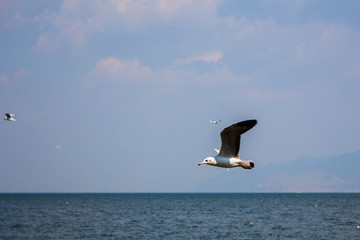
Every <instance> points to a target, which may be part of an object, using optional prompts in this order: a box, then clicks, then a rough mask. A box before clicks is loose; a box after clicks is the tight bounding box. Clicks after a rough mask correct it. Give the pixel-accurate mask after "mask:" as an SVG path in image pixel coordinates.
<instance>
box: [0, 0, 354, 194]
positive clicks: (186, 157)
mask: <svg viewBox="0 0 360 240" xmlns="http://www.w3.org/2000/svg"><path fill="white" fill-rule="evenodd" d="M359 10H360V2H359V1H356V0H344V1H335V0H326V1H325V0H319V1H310V0H296V1H293V0H259V1H235V0H203V1H197V0H183V1H175V0H168V1H167V0H152V1H150V0H149V1H148V0H137V1H129V0H102V1H100V0H99V1H86V0H76V1H74V0H54V1H47V0H34V1H19V0H11V1H10V0H0V53H1V54H0V114H2V116H3V117H4V113H7V112H9V113H14V114H16V116H15V118H16V122H8V121H4V120H2V121H1V122H0V123H1V124H0V133H1V138H0V146H1V147H0V149H1V157H0V165H1V167H0V192H188V191H192V189H194V186H196V185H197V184H199V183H200V182H202V183H204V184H206V181H207V179H212V178H213V177H214V176H216V175H218V174H219V173H221V172H223V171H226V170H225V169H222V168H216V167H211V166H201V167H198V166H197V164H198V163H199V162H201V161H202V160H203V159H204V158H206V157H208V156H213V155H215V154H216V153H215V151H214V150H213V149H214V148H218V147H220V144H221V141H220V135H219V134H220V132H221V130H222V129H223V128H225V127H226V126H229V125H231V124H233V123H236V122H239V121H243V120H247V119H257V120H258V124H257V125H256V126H255V127H254V128H253V129H252V130H251V131H249V132H247V133H246V134H244V135H243V137H242V140H241V141H242V143H241V147H240V153H239V156H240V158H241V159H251V160H253V161H254V162H255V168H254V169H253V170H252V171H256V169H257V168H265V167H267V166H269V165H271V164H274V163H279V162H290V161H294V160H296V159H298V158H300V157H303V156H309V157H326V156H333V155H337V154H343V153H351V152H356V151H359V150H360V144H359V143H360V125H359V122H360V111H359V103H360V94H359V92H360V47H359V42H360V15H359V14H358V12H359ZM3 117H2V118H3ZM220 119H221V120H222V121H221V124H219V125H214V124H211V123H210V122H209V120H220ZM56 145H61V147H60V148H57V147H56ZM230 171H238V174H239V175H241V174H243V173H244V171H246V170H244V169H240V168H237V169H231V170H230ZM208 184H209V185H211V184H212V183H211V181H209V182H208ZM220 190H221V189H217V188H215V187H214V189H213V191H220Z"/></svg>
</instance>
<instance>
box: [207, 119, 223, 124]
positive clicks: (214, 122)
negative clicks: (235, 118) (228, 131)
mask: <svg viewBox="0 0 360 240" xmlns="http://www.w3.org/2000/svg"><path fill="white" fill-rule="evenodd" d="M210 122H211V123H213V124H219V123H220V122H221V120H219V121H213V120H210Z"/></svg>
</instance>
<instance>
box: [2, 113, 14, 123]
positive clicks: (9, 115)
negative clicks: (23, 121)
mask: <svg viewBox="0 0 360 240" xmlns="http://www.w3.org/2000/svg"><path fill="white" fill-rule="evenodd" d="M14 116H15V114H12V113H5V118H4V120H6V121H16V120H15V118H13V117H14Z"/></svg>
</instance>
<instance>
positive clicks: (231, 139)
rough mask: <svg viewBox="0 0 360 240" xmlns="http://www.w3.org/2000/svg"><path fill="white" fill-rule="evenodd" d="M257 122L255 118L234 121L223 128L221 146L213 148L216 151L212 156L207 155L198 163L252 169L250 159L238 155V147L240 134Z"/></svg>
mask: <svg viewBox="0 0 360 240" xmlns="http://www.w3.org/2000/svg"><path fill="white" fill-rule="evenodd" d="M256 124H257V121H256V120H246V121H243V122H238V123H235V124H233V125H231V126H229V127H227V128H224V129H223V130H222V132H221V133H220V136H221V148H220V149H217V148H216V149H215V151H216V152H217V153H218V154H217V155H215V156H214V157H207V158H205V159H204V161H202V162H201V163H199V164H198V165H199V166H200V165H203V164H207V165H211V166H216V167H223V168H233V167H242V168H245V169H252V168H254V167H255V165H254V162H253V161H251V160H248V161H245V160H241V159H240V158H239V156H238V153H239V149H240V138H241V134H243V133H245V132H246V131H248V130H250V129H251V128H253V127H254V126H255V125H256Z"/></svg>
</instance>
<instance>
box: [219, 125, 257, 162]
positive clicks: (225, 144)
mask: <svg viewBox="0 0 360 240" xmlns="http://www.w3.org/2000/svg"><path fill="white" fill-rule="evenodd" d="M256 123H257V121H256V120H246V121H243V122H238V123H235V124H233V125H231V126H229V127H227V128H224V130H222V132H221V133H220V136H221V149H220V152H219V155H220V156H223V157H237V156H238V153H239V148H240V136H241V134H243V133H245V132H246V131H248V130H250V129H251V128H253V127H254V126H255V125H256Z"/></svg>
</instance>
